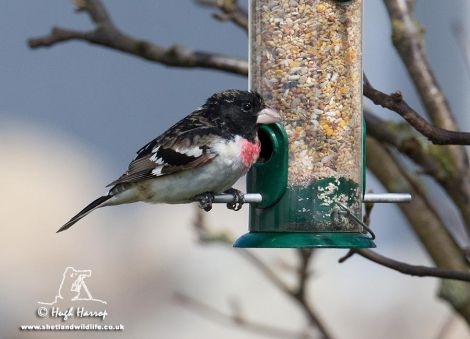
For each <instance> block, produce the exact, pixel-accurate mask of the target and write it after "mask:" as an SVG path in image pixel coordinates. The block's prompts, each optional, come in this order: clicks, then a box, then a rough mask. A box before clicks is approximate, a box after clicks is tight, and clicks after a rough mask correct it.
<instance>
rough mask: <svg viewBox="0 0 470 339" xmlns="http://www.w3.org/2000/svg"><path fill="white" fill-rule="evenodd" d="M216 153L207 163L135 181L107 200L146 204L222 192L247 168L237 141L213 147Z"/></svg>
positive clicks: (112, 202)
mask: <svg viewBox="0 0 470 339" xmlns="http://www.w3.org/2000/svg"><path fill="white" fill-rule="evenodd" d="M214 151H215V152H216V154H219V155H218V156H216V157H215V158H214V159H213V160H211V161H210V162H209V163H207V164H205V165H203V166H201V167H198V168H195V169H191V170H185V171H183V172H180V173H176V174H170V175H165V176H161V177H157V178H155V179H150V180H145V181H142V182H139V183H136V184H134V185H133V186H132V187H131V188H129V189H128V190H127V191H124V192H122V193H119V194H118V195H116V196H115V197H113V198H111V199H110V200H108V201H107V202H106V205H118V204H125V203H130V202H136V201H144V202H149V203H168V204H179V203H187V202H190V201H192V200H193V198H194V197H195V196H196V195H198V194H201V193H205V192H213V193H222V192H224V191H225V190H227V189H229V188H231V187H232V186H233V184H234V183H235V182H236V181H237V180H238V179H239V178H240V177H241V176H243V175H244V174H245V173H246V172H247V171H248V169H249V168H247V167H246V166H245V165H244V164H243V162H242V159H241V156H240V153H241V149H240V143H239V142H237V140H235V142H230V143H227V144H222V145H219V146H217V148H214Z"/></svg>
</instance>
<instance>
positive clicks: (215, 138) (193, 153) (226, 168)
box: [57, 89, 281, 233]
mask: <svg viewBox="0 0 470 339" xmlns="http://www.w3.org/2000/svg"><path fill="white" fill-rule="evenodd" d="M279 121H281V116H280V114H279V113H278V112H277V111H276V110H275V109H273V108H270V107H268V106H267V105H266V104H265V102H264V100H263V98H262V96H261V95H260V94H259V93H257V92H256V91H244V90H237V89H229V90H225V91H221V92H217V93H215V94H213V95H212V96H210V97H209V98H208V99H207V100H206V102H205V103H204V104H203V105H202V106H200V107H198V108H197V109H196V110H194V111H193V112H192V113H190V114H189V115H188V116H186V117H185V118H183V119H182V120H180V121H179V122H177V123H176V124H174V125H173V126H172V127H170V128H169V129H168V130H167V131H166V132H164V133H163V134H161V135H160V136H158V137H156V138H155V139H153V140H152V141H150V142H149V143H147V144H146V145H145V146H143V147H142V148H140V149H139V150H138V151H137V156H136V157H135V159H134V160H132V161H131V163H130V164H129V167H128V169H127V171H126V172H125V173H124V174H123V175H121V176H120V177H119V178H118V179H116V180H114V181H113V182H111V183H110V184H109V185H107V186H106V187H110V189H109V191H108V192H107V194H105V195H103V196H101V197H99V198H97V199H95V200H94V201H93V202H91V203H90V204H89V205H87V206H86V207H85V208H83V209H82V210H81V211H80V212H79V213H77V214H76V215H75V216H74V217H72V218H71V219H70V220H69V221H68V222H66V223H65V224H64V225H63V226H62V227H60V228H59V230H58V231H57V233H58V232H62V231H65V230H67V229H68V228H70V227H71V226H72V225H74V224H75V223H76V222H77V221H79V220H80V219H82V218H83V217H85V216H87V215H88V214H89V213H91V212H92V211H94V210H95V209H97V208H101V207H105V206H113V205H121V204H128V203H134V202H138V201H143V202H147V203H168V204H182V203H189V202H194V201H196V202H199V207H201V208H202V209H204V210H205V211H209V210H211V208H212V203H213V200H214V195H215V194H220V193H228V194H232V195H233V196H234V201H233V202H232V203H228V204H227V207H228V208H229V209H233V210H239V209H240V208H241V206H242V204H243V194H242V193H241V192H240V191H239V190H236V189H234V188H233V187H232V186H233V184H234V183H235V182H236V181H237V180H238V179H239V178H240V177H242V176H243V175H244V174H246V173H247V172H248V170H249V169H250V167H251V166H252V165H253V164H254V163H255V162H256V161H257V159H258V157H259V154H260V148H261V145H260V141H259V139H258V127H259V125H260V124H272V123H276V122H279Z"/></svg>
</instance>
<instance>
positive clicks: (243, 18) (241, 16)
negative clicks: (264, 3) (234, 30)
mask: <svg viewBox="0 0 470 339" xmlns="http://www.w3.org/2000/svg"><path fill="white" fill-rule="evenodd" d="M195 1H196V3H198V4H200V5H203V6H208V7H215V8H218V9H219V10H220V12H219V13H214V14H213V17H214V18H215V19H217V20H220V21H231V22H233V23H234V24H235V25H237V26H238V27H240V28H241V29H243V30H244V31H245V32H247V33H248V13H247V11H246V10H245V9H244V8H243V7H241V6H240V4H239V3H238V0H195Z"/></svg>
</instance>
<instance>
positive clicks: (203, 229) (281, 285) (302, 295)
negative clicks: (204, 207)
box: [193, 209, 332, 339]
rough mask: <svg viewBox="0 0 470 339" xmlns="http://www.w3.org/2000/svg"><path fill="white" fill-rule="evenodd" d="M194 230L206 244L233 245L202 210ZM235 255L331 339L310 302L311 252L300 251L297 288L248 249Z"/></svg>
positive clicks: (198, 211) (195, 221) (199, 211)
mask: <svg viewBox="0 0 470 339" xmlns="http://www.w3.org/2000/svg"><path fill="white" fill-rule="evenodd" d="M193 226H194V229H195V230H196V232H197V234H198V237H199V240H200V241H203V242H204V243H214V242H215V243H224V244H227V245H231V244H232V243H233V239H231V238H230V237H227V235H226V233H223V235H221V233H220V232H214V231H213V230H211V229H210V228H209V227H208V225H207V223H206V221H205V219H204V214H203V212H202V211H201V210H200V209H197V214H196V218H195V220H194V222H193ZM235 253H237V254H239V255H241V256H242V257H243V258H245V259H247V260H248V261H249V262H250V263H251V264H253V265H254V266H255V267H256V268H257V269H258V270H259V271H260V272H261V273H262V274H263V275H264V276H265V277H266V278H267V279H268V280H269V281H270V282H271V283H272V284H273V285H274V286H276V287H277V288H278V289H279V290H280V291H281V292H283V293H284V294H286V295H287V296H289V297H291V298H292V299H293V300H295V301H296V302H297V303H298V305H299V307H300V308H301V309H302V310H303V311H304V313H305V315H306V316H307V318H308V320H309V322H310V324H311V325H312V326H314V327H316V328H317V329H318V330H319V332H320V334H321V338H323V339H331V338H332V336H331V334H330V333H329V331H328V330H327V329H326V327H325V325H323V322H322V321H321V320H320V318H319V317H318V315H317V314H316V312H315V311H314V309H313V307H312V306H311V305H310V303H309V302H308V298H307V293H306V288H307V287H306V286H307V282H308V278H309V277H310V271H309V269H308V268H309V263H310V259H311V257H312V251H311V250H298V254H299V256H300V261H301V263H300V267H299V269H298V270H296V271H297V288H295V289H294V288H291V287H289V286H288V285H287V284H286V283H285V282H284V281H283V280H282V279H281V278H279V276H278V275H277V274H276V273H275V272H274V271H273V270H271V268H269V266H268V265H267V264H266V263H264V262H263V261H262V260H261V259H260V258H259V257H258V256H256V255H255V254H254V253H252V252H250V251H248V250H246V249H241V248H240V249H237V251H235Z"/></svg>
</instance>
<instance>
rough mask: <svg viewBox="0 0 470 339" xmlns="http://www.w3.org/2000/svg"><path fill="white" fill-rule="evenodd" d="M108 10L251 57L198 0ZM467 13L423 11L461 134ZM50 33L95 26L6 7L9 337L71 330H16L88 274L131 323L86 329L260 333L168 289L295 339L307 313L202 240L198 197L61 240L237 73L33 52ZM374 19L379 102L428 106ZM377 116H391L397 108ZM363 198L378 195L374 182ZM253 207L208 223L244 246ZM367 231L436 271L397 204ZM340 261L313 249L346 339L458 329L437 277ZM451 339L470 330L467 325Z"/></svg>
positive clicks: (131, 29)
mask: <svg viewBox="0 0 470 339" xmlns="http://www.w3.org/2000/svg"><path fill="white" fill-rule="evenodd" d="M105 5H106V6H107V8H108V10H109V12H110V14H111V15H112V17H113V19H114V22H115V23H116V25H117V26H118V27H119V28H120V29H122V30H123V31H125V32H127V33H129V34H131V35H133V36H137V37H141V38H145V39H148V40H151V41H156V42H158V43H159V44H161V45H164V46H167V45H171V44H174V43H178V44H181V45H184V46H188V47H192V48H195V49H201V50H207V51H214V52H219V53H223V54H228V55H232V56H237V57H240V58H246V56H247V37H246V34H245V33H244V32H243V31H241V30H240V29H238V28H236V27H234V26H233V25H232V24H230V23H221V22H219V21H216V20H214V19H213V18H212V17H211V13H212V12H213V11H211V10H210V9H207V8H204V7H200V6H197V5H196V4H195V3H194V2H192V1H190V0H184V1H171V0H160V1H156V0H141V1H139V2H130V1H123V0H114V1H105ZM469 9H470V2H469V1H467V0H454V1H446V2H444V1H438V0H427V1H425V0H420V1H417V8H416V12H417V17H418V19H419V20H420V21H421V23H422V24H423V26H424V27H425V28H426V47H427V49H428V53H429V59H430V62H431V64H432V66H433V67H434V70H435V72H436V76H437V77H438V79H439V81H440V84H441V85H442V88H443V90H444V93H445V94H446V95H447V96H448V98H449V100H450V103H451V106H452V108H453V110H454V112H455V113H456V114H457V119H458V122H459V125H460V127H461V129H462V130H470V115H469V114H468V107H469V106H470V96H469V95H468V93H469V90H470V77H469V73H468V72H466V71H464V70H465V67H466V66H465V60H464V57H463V56H462V53H461V50H460V49H459V47H458V43H457V40H456V38H455V36H454V35H453V33H452V29H451V27H452V25H453V24H455V23H460V24H462V25H463V30H464V32H466V33H467V34H469V32H470V31H469V29H470V27H468V15H469V13H470V11H469ZM55 25H58V26H64V27H70V28H76V29H83V30H87V29H92V28H93V25H92V24H91V23H90V21H89V18H88V16H87V15H86V14H76V13H74V12H73V5H72V4H71V3H70V2H68V1H59V0H49V1H46V2H44V1H41V2H39V1H26V0H16V1H7V0H0V37H1V41H2V43H1V47H0V60H1V62H0V88H1V94H0V159H2V160H1V164H2V166H0V176H1V178H2V182H1V183H2V186H1V187H2V189H1V191H2V194H1V195H0V223H1V236H0V272H1V279H0V337H1V338H15V337H17V338H20V337H26V336H28V337H29V336H38V337H50V336H51V335H53V334H55V335H60V334H56V333H39V332H38V333H21V332H19V331H18V326H19V325H21V324H28V323H40V320H38V319H37V318H36V317H35V311H36V309H37V306H38V305H37V302H38V301H43V300H44V299H46V300H47V299H52V298H53V297H54V295H55V292H56V290H57V287H58V284H59V283H60V279H61V276H62V272H63V271H64V269H65V267H67V266H73V267H75V268H77V269H91V270H92V271H93V276H92V277H91V278H90V279H89V280H87V285H88V288H89V289H90V291H91V292H92V293H93V295H94V296H96V297H97V298H100V299H104V300H106V301H108V307H107V310H108V312H109V316H108V317H107V321H106V322H107V323H110V324H114V323H116V324H119V323H122V324H124V326H125V331H124V332H122V333H104V332H97V333H89V332H82V333H72V334H73V335H75V336H82V337H83V336H99V337H108V336H109V337H112V336H120V337H125V338H155V337H158V338H207V337H214V338H215V337H224V338H239V337H245V338H264V337H265V336H263V335H260V334H256V333H252V332H250V331H246V330H243V329H240V328H238V326H231V325H227V324H224V323H222V322H220V321H216V320H214V319H212V318H210V317H208V316H207V315H205V314H204V313H203V312H200V311H198V310H196V309H195V308H193V307H191V306H190V305H181V303H178V302H177V301H176V300H175V293H180V294H184V295H187V296H190V297H192V298H195V299H197V300H200V301H202V302H203V303H205V304H207V305H210V306H211V307H214V308H216V309H218V310H221V311H223V312H226V313H230V305H233V304H234V303H236V304H237V305H238V306H237V307H239V308H240V310H241V311H240V312H241V313H242V314H243V316H244V317H246V318H247V319H250V320H252V321H255V322H259V323H263V324H267V325H275V326H276V327H281V328H285V329H288V330H292V331H298V332H301V331H302V330H303V329H304V327H305V324H306V320H305V318H304V315H303V314H302V312H301V310H299V309H298V308H297V306H296V305H294V304H293V303H292V301H291V300H289V299H288V298H287V297H286V296H285V295H283V294H282V293H280V292H279V291H278V290H277V289H276V288H275V287H274V286H273V285H272V284H271V283H270V282H269V281H267V280H266V279H265V277H264V276H262V275H260V273H259V272H258V271H257V270H256V269H255V268H254V267H252V266H251V265H250V263H249V262H247V261H245V260H244V259H243V258H242V257H240V256H239V255H237V253H235V252H236V251H237V250H236V249H233V248H230V247H228V246H225V245H211V246H203V245H201V244H199V243H198V241H197V236H196V235H195V233H194V230H193V227H192V224H193V221H194V218H195V216H196V209H195V206H193V205H180V206H167V205H157V206H153V205H143V204H133V205H129V206H120V207H113V208H107V209H103V210H99V211H97V212H95V213H93V214H92V215H90V216H88V217H87V218H86V219H84V220H83V221H82V222H80V223H79V224H77V225H76V226H75V227H74V228H72V229H71V230H69V231H67V232H64V233H60V234H56V233H55V231H56V230H57V229H58V227H59V226H61V225H62V224H63V223H64V222H65V221H66V220H68V219H69V218H70V217H71V216H72V215H74V214H75V213H76V212H77V211H78V210H79V209H81V208H82V207H83V206H84V205H86V204H87V203H88V202H89V201H91V200H92V199H94V198H95V197H97V196H99V195H101V194H102V193H103V192H104V191H105V188H104V186H105V185H106V184H108V183H109V182H111V181H112V180H114V179H115V178H116V177H118V176H119V175H120V174H121V173H122V172H123V171H124V170H125V169H126V168H127V164H128V162H129V161H130V160H131V159H132V158H133V157H134V152H135V151H136V150H137V149H139V148H140V147H141V146H142V145H144V144H145V143H146V142H147V141H149V140H150V139H152V138H153V137H155V136H157V135H158V134H159V133H161V132H162V131H164V130H165V129H167V128H168V127H169V126H170V125H171V124H173V123H174V122H176V121H177V120H179V119H180V118H182V117H183V116H185V115H187V114H188V113H189V112H191V111H192V110H193V109H194V108H195V107H197V106H199V105H200V104H202V103H203V102H204V100H205V99H206V98H207V97H208V96H209V95H211V94H212V93H213V92H216V91H219V90H221V89H226V88H240V89H244V88H247V79H245V78H244V77H241V76H236V75H230V74H225V73H222V72H217V71H208V70H198V69H178V68H167V67H164V66H161V65H157V64H153V63H149V62H146V61H143V60H141V59H138V58H135V57H132V56H129V55H124V54H120V53H117V52H115V51H111V50H107V49H104V48H101V47H96V46H91V45H88V44H85V43H81V42H69V43H65V44H60V45H57V46H55V47H53V48H51V49H38V50H30V49H29V48H28V47H27V44H26V41H27V39H28V38H30V37H35V36H42V35H45V34H47V33H48V32H49V30H50V28H51V27H52V26H55ZM364 25H365V26H364V69H365V72H366V73H367V74H368V77H369V79H370V80H371V82H372V84H374V86H375V87H377V88H379V89H381V90H382V91H384V92H392V91H395V90H397V89H400V90H401V91H402V93H403V94H404V96H405V97H406V99H407V101H408V102H409V103H410V105H411V106H413V107H414V108H416V109H417V110H418V111H421V110H422V109H421V106H420V104H419V101H418V100H417V98H416V96H415V92H414V89H413V86H412V85H411V83H410V81H409V80H408V78H407V75H406V72H405V70H404V68H403V66H402V64H401V62H400V61H399V59H398V57H397V54H396V52H395V50H394V49H393V47H392V46H391V43H390V27H389V19H388V16H387V14H386V11H385V8H384V6H383V4H382V3H381V2H380V1H368V0H366V1H365V13H364ZM466 25H467V26H466ZM365 104H366V105H368V104H369V102H365ZM375 111H376V112H380V114H381V115H383V116H384V117H386V118H389V119H397V117H396V116H395V115H394V114H393V113H391V112H387V111H385V110H378V109H375ZM243 187H244V181H243V180H241V181H240V182H239V188H241V189H243ZM368 188H370V189H373V190H374V191H375V192H383V191H384V190H383V188H382V187H380V185H379V184H378V183H377V182H376V181H375V180H374V178H373V177H372V176H369V177H368ZM440 194H442V193H441V192H440V191H438V190H437V189H436V195H435V199H436V200H435V202H439V201H441V200H440V196H439V195H440ZM441 211H442V213H445V217H446V219H447V220H448V221H449V224H453V225H456V226H455V227H454V228H455V230H456V232H457V233H458V229H459V223H460V221H459V219H458V217H457V214H456V213H455V211H454V210H453V209H452V208H451V207H450V206H449V207H448V206H445V205H443V206H441ZM247 212H248V209H247V208H244V209H242V210H241V211H240V212H233V211H229V210H227V209H225V207H222V206H216V207H215V208H214V210H213V211H211V212H210V213H208V214H207V222H208V223H209V224H210V225H211V227H213V228H215V229H220V230H225V229H228V230H229V231H230V232H231V233H232V234H233V235H234V236H238V235H241V234H243V233H245V232H246V231H247ZM372 226H373V227H374V229H375V230H376V234H377V237H378V240H377V241H376V243H377V245H378V250H379V252H380V253H382V254H384V255H389V256H391V257H394V258H396V259H399V260H404V261H407V262H410V263H415V264H426V265H429V264H430V261H429V259H428V257H427V256H426V255H425V254H424V252H423V251H422V249H421V248H420V245H419V243H418V242H417V241H416V239H415V236H414V234H413V233H412V232H410V230H409V229H408V227H407V225H406V222H405V219H404V218H403V217H402V216H401V214H400V212H399V210H398V209H397V208H396V207H394V206H392V205H380V206H377V207H376V208H375V210H374V213H373V215H372ZM460 240H461V241H462V242H463V243H468V239H464V238H460ZM256 253H257V254H259V255H260V257H262V258H263V259H264V260H265V261H266V262H267V263H268V264H269V265H270V266H271V267H272V268H273V270H275V271H277V272H278V273H279V274H280V275H281V276H284V277H285V278H286V279H287V280H288V281H289V276H290V272H289V271H288V270H285V268H283V266H285V265H281V264H280V262H282V263H293V262H295V259H296V257H295V255H294V252H293V251H291V250H282V249H280V250H256ZM345 253H346V251H345V250H318V251H316V252H315V254H314V265H313V267H312V269H313V270H314V277H313V279H312V282H311V294H310V299H311V302H312V304H313V305H314V307H315V309H316V311H317V312H318V314H319V316H320V317H321V318H322V320H323V321H324V323H325V324H326V326H327V327H328V328H329V329H330V330H331V332H332V333H333V334H334V335H335V337H337V338H342V339H352V338H363V339H367V338H434V337H436V336H437V334H438V333H439V331H440V329H441V328H442V327H443V326H444V325H445V324H449V316H450V315H451V313H452V312H451V311H450V310H449V309H448V306H447V304H445V303H444V302H442V301H440V300H439V299H438V298H437V297H436V296H435V295H436V291H437V285H438V281H437V280H435V279H433V278H412V277H409V276H405V275H401V274H399V273H397V272H394V271H391V270H388V269H386V268H383V267H381V266H378V265H375V264H373V263H371V262H369V261H366V260H364V259H362V258H360V257H354V258H352V259H350V260H348V261H347V262H346V263H344V264H338V262H337V259H338V258H339V257H341V256H342V255H344V254H345ZM62 335H65V334H62ZM67 335H71V334H70V333H67ZM447 335H448V336H447V337H446V338H470V334H469V331H468V328H467V327H466V325H465V324H464V323H463V322H461V321H460V320H459V319H458V318H456V319H454V320H452V321H451V328H450V330H449V331H448V332H447Z"/></svg>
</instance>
